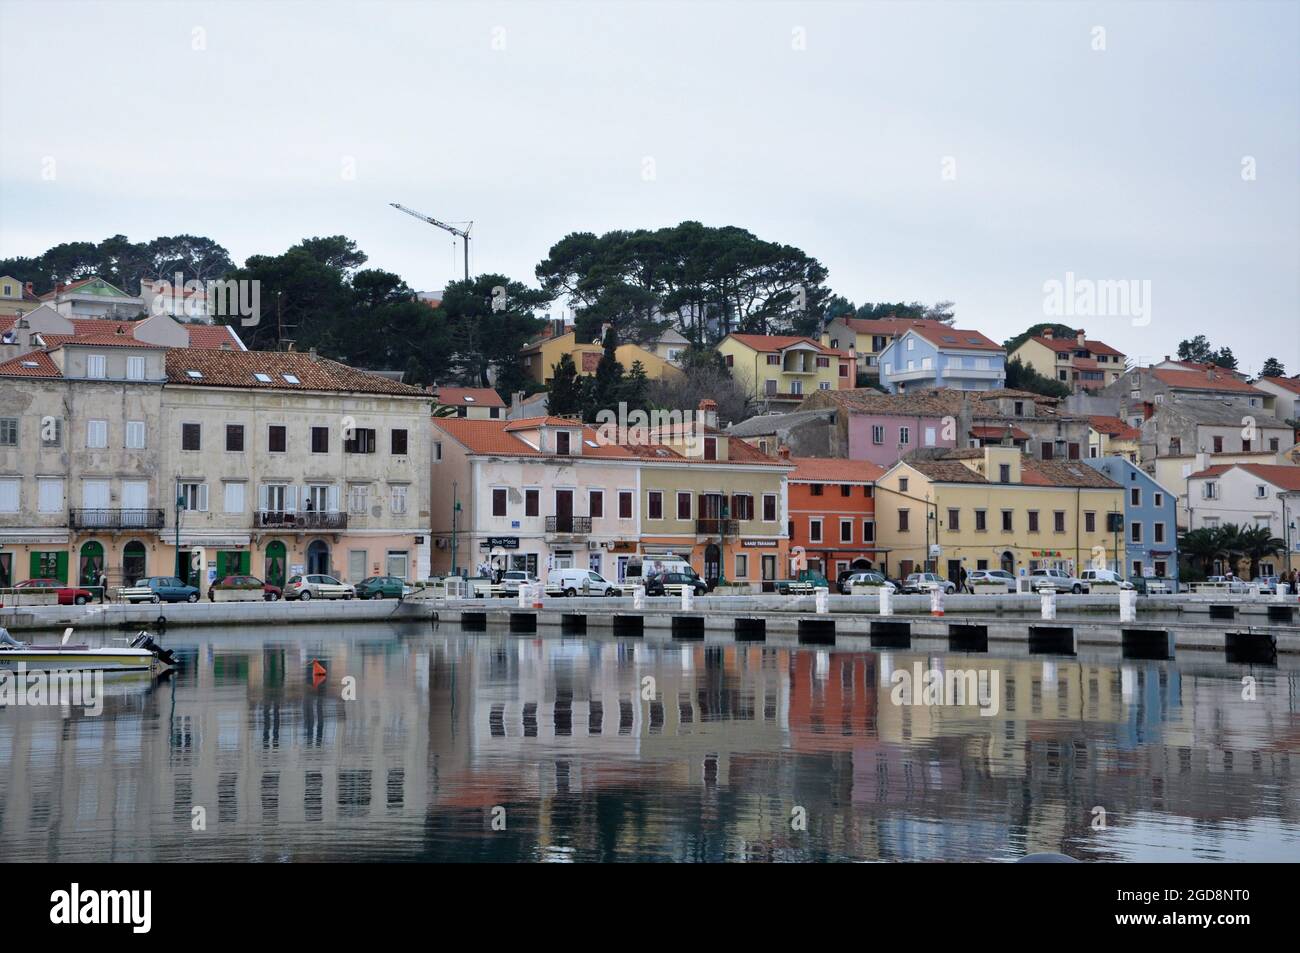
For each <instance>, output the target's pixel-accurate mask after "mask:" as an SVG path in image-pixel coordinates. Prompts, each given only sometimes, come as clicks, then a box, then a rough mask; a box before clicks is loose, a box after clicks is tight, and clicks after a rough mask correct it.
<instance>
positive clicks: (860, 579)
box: [840, 569, 897, 596]
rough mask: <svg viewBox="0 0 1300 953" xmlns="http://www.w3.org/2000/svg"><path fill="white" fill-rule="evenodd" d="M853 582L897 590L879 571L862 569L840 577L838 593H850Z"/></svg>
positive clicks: (891, 590) (845, 594)
mask: <svg viewBox="0 0 1300 953" xmlns="http://www.w3.org/2000/svg"><path fill="white" fill-rule="evenodd" d="M855 584H857V585H859V586H877V587H879V588H882V589H888V590H889V591H890V592H895V591H897V587H896V586H895V585H894V584H893V583H892V582H890V581H889V580H888V579H886V578H885V577H884V576H883V575H881V574H880V573H878V572H872V571H871V570H868V569H863V570H859V571H858V572H851V573H849V574H848V575H847V576H843V577H842V578H841V579H840V595H844V596H847V595H850V594H851V593H852V592H853V586H854V585H855Z"/></svg>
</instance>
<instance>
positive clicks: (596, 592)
mask: <svg viewBox="0 0 1300 953" xmlns="http://www.w3.org/2000/svg"><path fill="white" fill-rule="evenodd" d="M546 588H547V589H548V590H549V591H551V592H559V593H562V594H564V595H566V596H617V595H622V593H621V592H620V590H619V588H618V586H616V585H614V584H613V583H612V582H610V581H609V580H608V579H606V578H605V577H604V576H602V575H601V574H600V573H598V572H595V571H594V570H591V569H554V570H552V571H551V572H550V574H549V575H548V576H547V577H546Z"/></svg>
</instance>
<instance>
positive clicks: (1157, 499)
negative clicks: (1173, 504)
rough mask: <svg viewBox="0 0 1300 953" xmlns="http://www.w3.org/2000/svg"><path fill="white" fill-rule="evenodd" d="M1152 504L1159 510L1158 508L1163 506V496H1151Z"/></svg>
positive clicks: (1159, 494) (1156, 494) (1158, 494)
mask: <svg viewBox="0 0 1300 953" xmlns="http://www.w3.org/2000/svg"><path fill="white" fill-rule="evenodd" d="M1152 502H1153V503H1154V505H1155V507H1156V508H1157V509H1159V508H1160V507H1162V506H1164V505H1165V495H1164V494H1163V493H1155V494H1153V495H1152Z"/></svg>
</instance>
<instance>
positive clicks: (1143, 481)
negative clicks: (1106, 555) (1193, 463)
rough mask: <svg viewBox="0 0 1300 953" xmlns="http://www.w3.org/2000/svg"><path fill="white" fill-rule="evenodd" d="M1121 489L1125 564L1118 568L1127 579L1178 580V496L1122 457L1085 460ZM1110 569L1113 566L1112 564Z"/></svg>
mask: <svg viewBox="0 0 1300 953" xmlns="http://www.w3.org/2000/svg"><path fill="white" fill-rule="evenodd" d="M1083 462H1084V463H1086V464H1088V466H1090V467H1092V468H1093V469H1096V470H1100V471H1101V472H1102V473H1104V474H1106V476H1108V477H1110V478H1111V479H1112V480H1114V481H1115V482H1116V483H1118V484H1119V485H1120V486H1122V487H1123V488H1124V528H1123V530H1122V532H1123V534H1124V553H1125V565H1124V566H1123V567H1122V568H1120V569H1118V570H1117V571H1118V572H1119V573H1120V574H1121V575H1122V576H1124V577H1126V578H1129V579H1131V578H1133V577H1134V576H1155V577H1157V578H1161V579H1172V580H1174V581H1175V582H1176V581H1177V580H1178V523H1177V515H1176V509H1175V507H1176V506H1177V504H1178V496H1177V494H1175V493H1171V492H1170V491H1169V490H1167V489H1165V488H1164V487H1163V486H1161V485H1160V484H1159V483H1157V482H1156V481H1155V480H1153V479H1152V478H1151V476H1150V474H1148V473H1147V472H1146V471H1145V470H1143V469H1142V468H1141V467H1139V466H1136V465H1135V464H1133V463H1131V462H1130V461H1128V460H1126V459H1125V458H1124V457H1095V458H1092V459H1089V460H1084V461H1083ZM1112 568H1113V567H1112Z"/></svg>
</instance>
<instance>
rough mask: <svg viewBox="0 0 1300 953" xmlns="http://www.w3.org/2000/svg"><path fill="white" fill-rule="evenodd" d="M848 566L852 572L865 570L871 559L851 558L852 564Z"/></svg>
mask: <svg viewBox="0 0 1300 953" xmlns="http://www.w3.org/2000/svg"><path fill="white" fill-rule="evenodd" d="M850 568H851V569H852V570H853V571H854V572H866V571H867V570H868V569H870V568H871V560H870V559H862V558H858V559H855V560H853V565H852V566H851V567H850Z"/></svg>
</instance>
